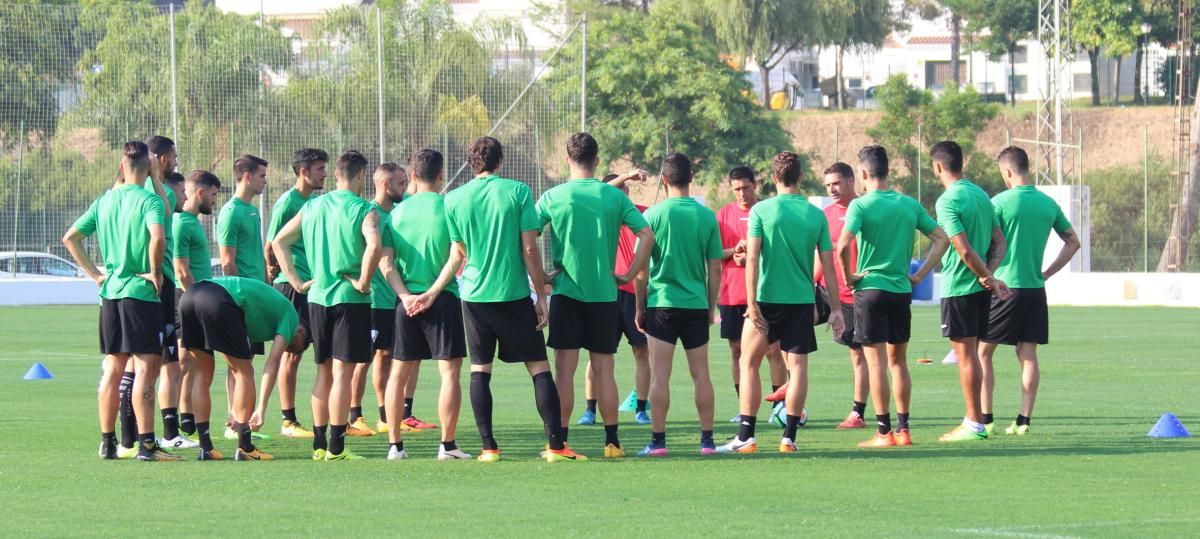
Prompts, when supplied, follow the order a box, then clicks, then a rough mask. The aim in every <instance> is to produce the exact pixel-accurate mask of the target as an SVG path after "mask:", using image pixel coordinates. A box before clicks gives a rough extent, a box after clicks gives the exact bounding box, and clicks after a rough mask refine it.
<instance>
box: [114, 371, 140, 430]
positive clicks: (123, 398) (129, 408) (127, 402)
mask: <svg viewBox="0 0 1200 539" xmlns="http://www.w3.org/2000/svg"><path fill="white" fill-rule="evenodd" d="M133 379H134V376H133V373H132V372H127V373H125V374H123V375H121V385H120V386H119V387H118V395H119V397H118V398H119V399H120V406H119V407H118V412H119V415H120V416H121V445H122V446H124V447H133V444H136V443H137V440H138V436H137V435H138V432H137V415H136V414H134V412H133Z"/></svg>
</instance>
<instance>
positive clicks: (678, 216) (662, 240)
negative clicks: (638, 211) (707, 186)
mask: <svg viewBox="0 0 1200 539" xmlns="http://www.w3.org/2000/svg"><path fill="white" fill-rule="evenodd" d="M645 215H646V222H647V223H649V224H650V230H652V231H653V232H654V250H653V251H652V252H651V253H650V282H649V284H648V285H647V291H646V294H647V295H646V307H674V308H679V309H707V308H708V261H710V260H720V259H722V258H724V256H725V249H723V248H721V233H720V231H719V230H718V228H717V217H716V215H715V214H713V212H712V210H710V209H708V208H706V207H704V206H703V205H701V204H700V203H699V202H696V200H695V199H693V198H692V197H671V198H668V199H667V200H665V201H663V202H661V203H659V204H657V205H655V206H652V207H651V208H650V209H648V210H646V214H645Z"/></svg>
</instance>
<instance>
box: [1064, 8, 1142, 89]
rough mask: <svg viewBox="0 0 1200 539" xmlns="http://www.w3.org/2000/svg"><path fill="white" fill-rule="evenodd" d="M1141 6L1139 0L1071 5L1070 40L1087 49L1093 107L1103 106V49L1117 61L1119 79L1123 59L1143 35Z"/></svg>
mask: <svg viewBox="0 0 1200 539" xmlns="http://www.w3.org/2000/svg"><path fill="white" fill-rule="evenodd" d="M1139 5H1140V2H1139V1H1138V0H1076V1H1075V2H1073V3H1072V4H1071V39H1072V40H1073V41H1074V42H1075V43H1076V44H1078V45H1080V46H1082V47H1083V48H1084V49H1086V50H1087V53H1088V62H1089V63H1090V64H1091V72H1092V73H1091V74H1092V105H1099V104H1100V68H1099V58H1100V50H1101V48H1103V49H1104V50H1105V51H1106V52H1107V53H1108V55H1109V56H1111V57H1114V58H1117V59H1118V60H1117V73H1116V76H1117V77H1118V78H1119V77H1120V74H1121V67H1120V66H1121V64H1120V58H1121V57H1122V56H1126V55H1128V54H1130V53H1132V52H1133V50H1134V48H1135V47H1136V46H1137V36H1138V34H1139V33H1141V29H1140V26H1141V21H1140V19H1139V16H1138V13H1139ZM1118 80H1119V79H1118ZM1114 86H1115V84H1114ZM1114 96H1119V93H1116V92H1114Z"/></svg>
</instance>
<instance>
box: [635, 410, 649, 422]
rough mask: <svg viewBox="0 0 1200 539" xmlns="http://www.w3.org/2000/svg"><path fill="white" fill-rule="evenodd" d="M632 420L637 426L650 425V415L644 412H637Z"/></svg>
mask: <svg viewBox="0 0 1200 539" xmlns="http://www.w3.org/2000/svg"><path fill="white" fill-rule="evenodd" d="M633 419H634V420H636V421H637V423H638V425H649V424H650V414H648V413H646V411H645V410H642V411H640V412H638V413H637V415H635V416H633Z"/></svg>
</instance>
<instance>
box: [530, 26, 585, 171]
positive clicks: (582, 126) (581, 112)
mask: <svg viewBox="0 0 1200 539" xmlns="http://www.w3.org/2000/svg"><path fill="white" fill-rule="evenodd" d="M582 30H583V34H582V36H583V40H582V41H583V45H582V46H581V49H582V50H581V52H580V55H579V63H580V65H581V66H582V67H581V69H580V70H579V130H580V131H587V35H588V18H587V13H584V14H583V28H582ZM539 166H540V164H539Z"/></svg>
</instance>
